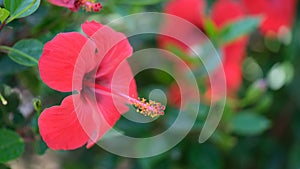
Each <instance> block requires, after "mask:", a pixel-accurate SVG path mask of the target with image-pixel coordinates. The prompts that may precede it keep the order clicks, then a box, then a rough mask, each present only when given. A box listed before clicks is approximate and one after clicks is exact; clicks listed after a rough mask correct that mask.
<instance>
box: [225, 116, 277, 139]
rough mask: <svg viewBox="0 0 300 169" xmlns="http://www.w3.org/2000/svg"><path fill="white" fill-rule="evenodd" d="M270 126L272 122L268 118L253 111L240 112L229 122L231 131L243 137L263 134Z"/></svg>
mask: <svg viewBox="0 0 300 169" xmlns="http://www.w3.org/2000/svg"><path fill="white" fill-rule="evenodd" d="M270 126H271V122H270V121H269V120H268V119H267V118H265V117H264V116H262V115H259V114H255V113H254V112H251V111H244V112H239V113H238V114H236V115H235V116H234V117H233V118H232V119H231V121H230V122H229V129H230V130H231V131H232V132H233V133H236V134H239V135H243V136H253V135H258V134H261V133H262V132H264V131H265V130H267V129H268V128H269V127H270Z"/></svg>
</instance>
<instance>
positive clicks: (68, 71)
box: [39, 33, 95, 92]
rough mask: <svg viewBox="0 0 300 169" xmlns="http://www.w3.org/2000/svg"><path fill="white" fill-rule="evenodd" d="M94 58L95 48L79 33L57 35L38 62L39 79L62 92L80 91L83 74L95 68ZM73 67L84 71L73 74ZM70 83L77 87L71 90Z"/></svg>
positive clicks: (46, 46)
mask: <svg viewBox="0 0 300 169" xmlns="http://www.w3.org/2000/svg"><path fill="white" fill-rule="evenodd" d="M79 55H81V56H82V57H80V59H78V57H79ZM94 57H95V46H94V44H93V43H91V42H90V41H88V39H87V38H86V37H84V36H82V35H81V34H79V33H61V34H58V35H57V36H56V37H55V38H54V39H52V40H51V41H50V42H48V43H46V45H45V47H44V50H43V53H42V56H41V58H40V60H39V70H40V75H41V78H42V80H43V81H44V82H45V83H46V84H47V85H48V86H50V87H51V88H53V89H56V90H59V91H62V92H70V91H72V90H80V89H81V87H82V85H81V82H82V79H83V77H84V74H85V73H87V72H89V71H90V70H91V69H92V68H94V67H95V61H94V59H95V58H94ZM82 61H87V62H86V63H82ZM77 62H78V63H79V64H77ZM76 64H77V65H76ZM75 65H76V66H77V67H80V68H83V67H84V69H81V70H80V71H79V70H78V71H77V72H76V74H74V69H75ZM73 80H74V81H73ZM72 83H74V84H76V85H77V86H73V87H74V88H72Z"/></svg>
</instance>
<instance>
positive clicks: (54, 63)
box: [38, 22, 136, 150]
mask: <svg viewBox="0 0 300 169" xmlns="http://www.w3.org/2000/svg"><path fill="white" fill-rule="evenodd" d="M82 29H83V32H84V33H85V34H86V35H87V36H84V35H82V34H80V33H77V32H70V33H61V34H58V35H57V36H56V37H55V38H54V39H52V40H51V41H50V42H48V43H46V45H45V47H44V50H43V53H42V56H41V58H40V60H39V70H40V76H41V79H42V80H43V81H44V82H45V83H46V84H47V85H48V86H49V87H51V88H52V89H55V90H58V91H61V92H71V91H75V94H73V95H71V96H68V97H66V98H65V99H64V100H63V101H62V104H61V105H60V106H53V107H51V108H47V109H45V110H44V111H43V112H42V114H41V115H40V117H39V121H38V124H39V129H40V134H41V136H42V138H43V140H44V141H45V142H46V143H47V145H48V146H49V147H50V148H52V149H54V150H60V149H63V150H70V149H76V148H78V147H81V146H83V145H84V144H86V143H87V147H91V146H92V145H93V144H94V143H95V142H96V141H97V140H98V139H99V138H100V137H102V136H103V135H104V134H105V133H106V132H107V131H108V130H109V129H110V128H111V127H112V126H113V125H114V124H115V123H116V121H117V120H118V119H119V118H120V113H124V112H126V111H128V109H129V108H128V107H127V106H126V105H125V104H126V103H128V101H129V100H130V99H131V100H133V101H136V100H135V98H136V85H135V81H134V79H133V75H132V72H131V69H130V67H129V65H128V63H127V61H125V62H124V60H126V58H127V57H129V56H131V54H132V47H131V45H130V44H129V42H128V40H127V38H126V37H125V36H124V35H123V34H121V33H118V32H115V31H114V30H112V29H111V28H109V27H107V26H103V25H101V24H100V23H97V22H86V23H84V24H83V25H82ZM117 68H118V70H119V71H118V73H119V74H118V76H117V85H116V84H112V80H113V76H116V70H117ZM113 95H117V96H118V97H116V98H115V97H114V98H113Z"/></svg>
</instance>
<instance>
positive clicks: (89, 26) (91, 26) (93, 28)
mask: <svg viewBox="0 0 300 169" xmlns="http://www.w3.org/2000/svg"><path fill="white" fill-rule="evenodd" d="M102 26H103V25H102V24H101V23H99V22H96V21H87V22H85V23H83V24H82V25H81V28H82V30H83V32H84V33H85V34H86V35H87V36H92V35H93V34H94V33H95V32H97V30H99V29H100V28H101V27H102Z"/></svg>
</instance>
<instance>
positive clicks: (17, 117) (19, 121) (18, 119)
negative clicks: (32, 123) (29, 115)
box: [13, 111, 25, 126]
mask: <svg viewBox="0 0 300 169" xmlns="http://www.w3.org/2000/svg"><path fill="white" fill-rule="evenodd" d="M13 116H14V117H13V123H14V124H15V125H17V126H22V125H24V124H25V117H24V116H23V114H21V113H20V112H19V111H17V112H14V114H13Z"/></svg>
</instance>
